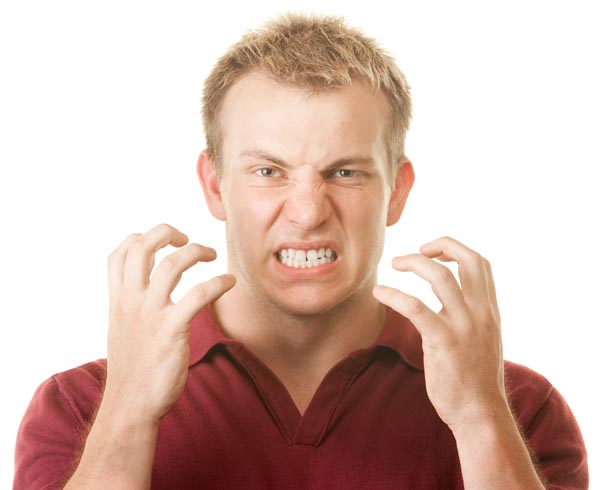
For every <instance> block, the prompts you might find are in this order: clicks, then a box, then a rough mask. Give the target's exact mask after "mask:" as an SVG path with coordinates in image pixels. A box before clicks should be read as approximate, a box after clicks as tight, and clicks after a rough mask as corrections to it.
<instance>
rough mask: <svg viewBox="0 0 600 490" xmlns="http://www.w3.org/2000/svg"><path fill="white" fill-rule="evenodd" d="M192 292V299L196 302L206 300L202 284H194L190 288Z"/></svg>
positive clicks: (205, 292) (204, 288)
mask: <svg viewBox="0 0 600 490" xmlns="http://www.w3.org/2000/svg"><path fill="white" fill-rule="evenodd" d="M192 294H193V296H194V299H195V300H196V301H197V302H198V303H205V302H207V299H208V294H207V291H206V287H205V286H204V284H198V285H196V286H194V287H193V288H192Z"/></svg>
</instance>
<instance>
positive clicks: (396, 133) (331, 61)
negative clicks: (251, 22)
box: [202, 13, 411, 175]
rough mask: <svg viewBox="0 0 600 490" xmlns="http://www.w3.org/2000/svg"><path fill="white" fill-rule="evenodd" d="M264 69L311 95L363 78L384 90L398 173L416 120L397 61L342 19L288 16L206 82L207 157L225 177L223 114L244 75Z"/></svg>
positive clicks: (236, 48) (248, 39)
mask: <svg viewBox="0 0 600 490" xmlns="http://www.w3.org/2000/svg"><path fill="white" fill-rule="evenodd" d="M251 70H259V71H261V72H263V73H265V74H266V75H267V76H269V77H271V78H273V79H274V80H276V81H278V82H281V83H289V84H292V85H295V86H300V87H302V88H305V89H306V90H307V91H309V92H312V93H318V92H319V91H323V90H330V89H336V88H340V87H343V86H347V85H350V84H352V80H353V79H361V80H364V81H366V82H367V83H369V84H370V85H371V86H372V87H373V88H374V89H376V90H382V91H383V92H384V93H385V95H386V96H387V99H388V102H389V105H390V109H391V110H390V117H389V121H388V124H387V127H386V134H385V144H386V149H387V156H388V159H389V161H390V163H391V169H392V174H393V175H395V173H396V170H397V168H398V165H399V164H401V163H402V162H404V160H405V159H406V158H405V155H404V140H405V137H406V132H407V130H408V126H409V123H410V117H411V98H410V89H409V87H408V83H407V82H406V79H405V77H404V75H403V74H402V72H401V71H400V70H399V69H398V67H397V66H396V63H395V61H394V59H393V58H392V57H391V56H390V55H389V54H387V53H386V52H385V51H384V50H383V49H381V48H380V47H379V46H378V44H377V43H376V42H375V40H373V39H371V38H369V37H366V36H365V35H364V34H362V32H361V31H359V30H358V29H355V28H350V27H348V26H346V25H345V23H344V19H343V18H341V17H331V16H316V15H314V14H313V15H311V16H308V15H304V14H296V13H288V14H285V15H282V16H281V17H279V18H277V19H275V20H271V21H269V22H267V23H266V24H265V25H264V27H263V28H262V29H259V30H252V31H249V32H247V33H246V34H245V35H244V36H242V38H241V39H240V40H239V41H238V42H237V43H236V44H234V45H233V46H231V47H230V48H229V50H228V51H227V52H226V53H225V55H223V56H222V57H221V58H220V59H219V60H218V61H217V63H216V65H215V67H214V68H213V70H212V72H211V73H210V75H209V76H208V78H207V79H206V81H205V84H204V92H203V97H202V117H203V122H204V132H205V136H206V145H207V153H208V155H209V156H210V157H211V158H212V160H213V161H214V162H215V165H216V170H217V174H218V175H220V173H221V166H222V161H221V160H222V143H223V136H222V132H221V126H220V112H221V107H222V105H223V100H224V98H225V95H226V93H227V91H228V89H229V88H230V87H231V86H232V85H233V84H234V83H235V82H236V81H237V80H238V79H239V78H240V77H241V76H242V75H244V74H246V73H248V72H249V71H251Z"/></svg>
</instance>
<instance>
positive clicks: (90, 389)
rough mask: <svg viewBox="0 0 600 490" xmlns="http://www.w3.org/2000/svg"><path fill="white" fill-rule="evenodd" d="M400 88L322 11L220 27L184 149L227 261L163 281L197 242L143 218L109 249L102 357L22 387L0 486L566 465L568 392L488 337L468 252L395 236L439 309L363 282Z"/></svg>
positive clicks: (481, 288) (388, 206)
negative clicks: (26, 395) (214, 273)
mask: <svg viewBox="0 0 600 490" xmlns="http://www.w3.org/2000/svg"><path fill="white" fill-rule="evenodd" d="M410 111H411V109H410V96H409V91H408V87H407V84H406V81H405V80H404V77H403V76H402V74H401V73H400V72H399V71H398V69H397V68H396V66H395V64H394V62H393V61H392V59H391V58H390V57H388V56H387V55H385V53H383V52H382V51H381V50H380V49H379V48H378V47H377V46H376V44H375V43H374V42H373V41H372V40H370V39H368V38H365V37H364V36H363V35H361V34H360V33H359V32H358V31H356V30H353V29H350V28H348V27H346V26H344V25H343V23H342V22H341V21H340V20H339V19H335V18H306V17H302V16H297V15H290V16H286V17H283V18H281V19H279V20H277V21H274V22H271V23H270V24H268V25H267V26H266V28H265V29H264V30H263V31H257V32H251V33H248V34H247V35H245V36H244V37H243V38H242V39H241V40H240V42H239V43H237V44H236V45H234V46H233V47H232V48H231V49H230V50H229V52H228V53H227V54H226V55H225V56H224V57H223V58H221V59H220V60H219V62H218V63H217V65H216V67H215V68H214V70H213V72H212V73H211V75H210V76H209V78H208V80H207V82H206V85H205V90H204V100H203V113H204V126H205V131H206V138H207V149H206V150H205V151H204V152H202V154H201V155H200V158H199V160H198V165H197V172H198V177H199V179H200V183H201V185H202V188H203V191H204V195H205V198H206V202H207V205H208V207H209V209H210V211H211V213H212V214H213V215H214V216H215V217H216V218H218V219H220V220H224V221H225V223H226V230H227V247H228V250H227V252H228V272H229V273H228V274H225V275H223V276H218V277H215V278H212V279H210V280H209V281H207V282H205V283H202V284H200V285H198V286H196V287H195V288H193V289H192V290H191V291H189V292H188V293H187V294H186V295H185V296H184V297H183V298H182V299H181V301H180V302H179V303H177V304H173V303H172V302H171V300H170V293H171V292H172V290H173V289H174V287H175V285H176V284H177V283H178V281H179V279H180V277H181V274H182V273H183V272H184V271H185V270H186V269H188V268H190V267H191V266H193V265H194V264H195V263H196V262H198V261H209V260H213V259H214V258H215V251H214V250H212V249H209V248H206V247H204V246H202V245H199V244H188V243H187V242H188V239H187V237H186V235H184V234H183V233H182V232H180V231H179V230H176V229H174V228H173V227H171V226H169V225H166V224H164V225H159V226H157V227H155V228H153V229H151V230H149V231H148V232H146V233H144V234H133V235H131V236H129V237H128V238H127V239H126V240H125V241H124V242H123V243H122V244H121V245H120V246H119V247H118V248H117V249H116V250H115V251H114V252H113V253H112V254H111V255H110V257H109V264H108V269H109V289H110V314H109V334H108V356H107V361H106V363H104V362H95V363H90V364H87V365H84V366H81V367H79V368H76V369H73V370H71V371H67V372H65V373H61V374H58V375H56V376H53V377H52V378H50V379H49V380H48V381H46V382H45V383H44V384H43V385H42V386H41V387H40V388H39V389H38V391H37V393H36V395H35V396H34V399H33V401H32V403H31V405H30V407H29V409H28V411H27V413H26V415H25V417H24V419H23V422H22V425H21V429H20V432H19V439H18V441H17V451H16V475H15V488H17V489H20V488H63V487H64V488H68V489H79V488H86V489H91V488H94V489H95V488H119V489H129V488H131V489H139V488H150V487H152V488H168V489H186V488H207V489H208V488H215V489H217V488H218V489H226V488H250V489H254V488H256V489H259V488H260V489H263V488H282V489H318V488H328V489H330V488H361V489H362V488H369V489H392V488H394V489H396V488H411V489H420V488H450V489H454V488H470V489H482V488H485V489H494V488H511V489H516V488H523V489H535V488H540V489H541V488H562V489H575V488H585V487H586V486H587V478H588V477H587V466H586V454H585V448H584V445H583V441H582V438H581V434H580V432H579V429H578V427H577V424H576V422H575V420H574V418H573V416H572V414H571V412H570V411H569V409H568V407H567V405H566V403H565V402H564V400H563V399H562V397H561V396H560V395H559V394H558V393H557V392H556V390H554V389H553V388H552V386H551V385H550V384H549V383H548V382H547V381H546V380H545V379H544V378H542V377H541V376H539V375H538V374H536V373H533V372H532V371H530V370H528V369H526V368H524V367H522V366H517V365H515V364H511V363H505V362H504V361H503V358H502V347H501V336H500V315H499V312H498V308H497V303H496V298H495V291H494V282H493V278H492V272H491V268H490V265H489V263H488V262H487V261H486V260H485V259H484V258H482V257H481V256H480V255H479V254H477V253H476V252H474V251H472V250H470V249H469V248H468V247H466V246H465V245H463V244H461V243H459V242H458V241H456V240H454V239H451V238H449V237H444V238H440V239H437V240H434V241H432V242H430V243H428V244H426V245H423V246H422V247H421V249H420V251H419V253H416V254H411V255H408V256H403V257H397V258H396V259H395V260H394V263H393V266H394V268H396V269H397V270H399V271H412V272H415V273H416V274H418V275H419V276H420V277H422V278H423V279H424V280H426V281H428V282H430V283H431V285H432V288H433V290H434V292H435V294H436V295H437V297H438V298H439V300H440V302H441V303H442V305H443V308H442V310H441V311H440V312H439V313H435V312H433V311H431V310H430V309H429V308H427V307H426V306H425V305H424V304H423V303H421V302H420V301H419V300H418V299H416V298H413V297H411V296H408V295H407V294H405V293H402V292H401V291H398V290H395V289H391V288H386V287H383V286H377V275H376V271H377V264H378V262H379V259H380V257H381V254H382V249H383V239H384V232H385V227H386V226H391V225H393V224H394V223H396V222H397V221H398V220H399V218H400V216H401V214H402V211H403V208H404V205H405V203H406V200H407V197H408V194H409V192H410V190H411V187H412V184H413V181H414V173H413V167H412V164H411V162H410V161H409V160H408V159H407V158H406V156H405V155H404V139H405V134H406V130H407V128H408V123H409V119H410ZM169 244H170V245H173V246H175V247H180V249H179V250H177V251H175V252H173V253H172V254H171V255H169V256H168V257H166V258H165V259H163V260H162V261H161V262H160V263H159V264H157V266H156V268H154V265H155V264H154V256H155V253H156V252H157V251H158V250H159V249H160V248H162V247H165V246H167V245H169ZM434 259H437V260H434ZM440 261H441V262H445V261H455V262H458V270H459V276H460V277H459V279H460V284H459V282H458V281H457V280H456V279H455V278H454V276H453V275H452V273H451V272H450V271H449V270H448V269H447V268H446V267H445V266H444V265H443V264H441V263H440ZM151 273H152V275H151ZM150 276H151V277H150ZM544 485H547V486H546V487H545V486H544Z"/></svg>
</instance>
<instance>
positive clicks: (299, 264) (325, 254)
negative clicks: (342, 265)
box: [277, 248, 337, 269]
mask: <svg viewBox="0 0 600 490" xmlns="http://www.w3.org/2000/svg"><path fill="white" fill-rule="evenodd" d="M277 258H278V259H279V262H281V263H282V264H285V265H287V266H288V267H293V268H295V269H298V268H301V269H306V268H307V267H316V266H318V265H321V264H328V263H329V262H333V261H334V260H335V259H336V258H337V256H336V254H335V252H334V251H333V250H331V249H330V248H320V249H319V250H316V249H312V250H296V249H293V248H285V249H283V250H280V251H279V252H277Z"/></svg>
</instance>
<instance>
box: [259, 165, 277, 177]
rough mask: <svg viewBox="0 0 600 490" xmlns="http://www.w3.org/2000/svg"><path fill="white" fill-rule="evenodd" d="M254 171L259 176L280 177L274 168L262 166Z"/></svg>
mask: <svg viewBox="0 0 600 490" xmlns="http://www.w3.org/2000/svg"><path fill="white" fill-rule="evenodd" d="M256 173H257V174H258V175H260V176H261V177H280V176H281V174H280V173H279V172H278V171H277V170H275V169H274V168H271V167H263V168H259V169H258V170H257V171H256Z"/></svg>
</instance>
